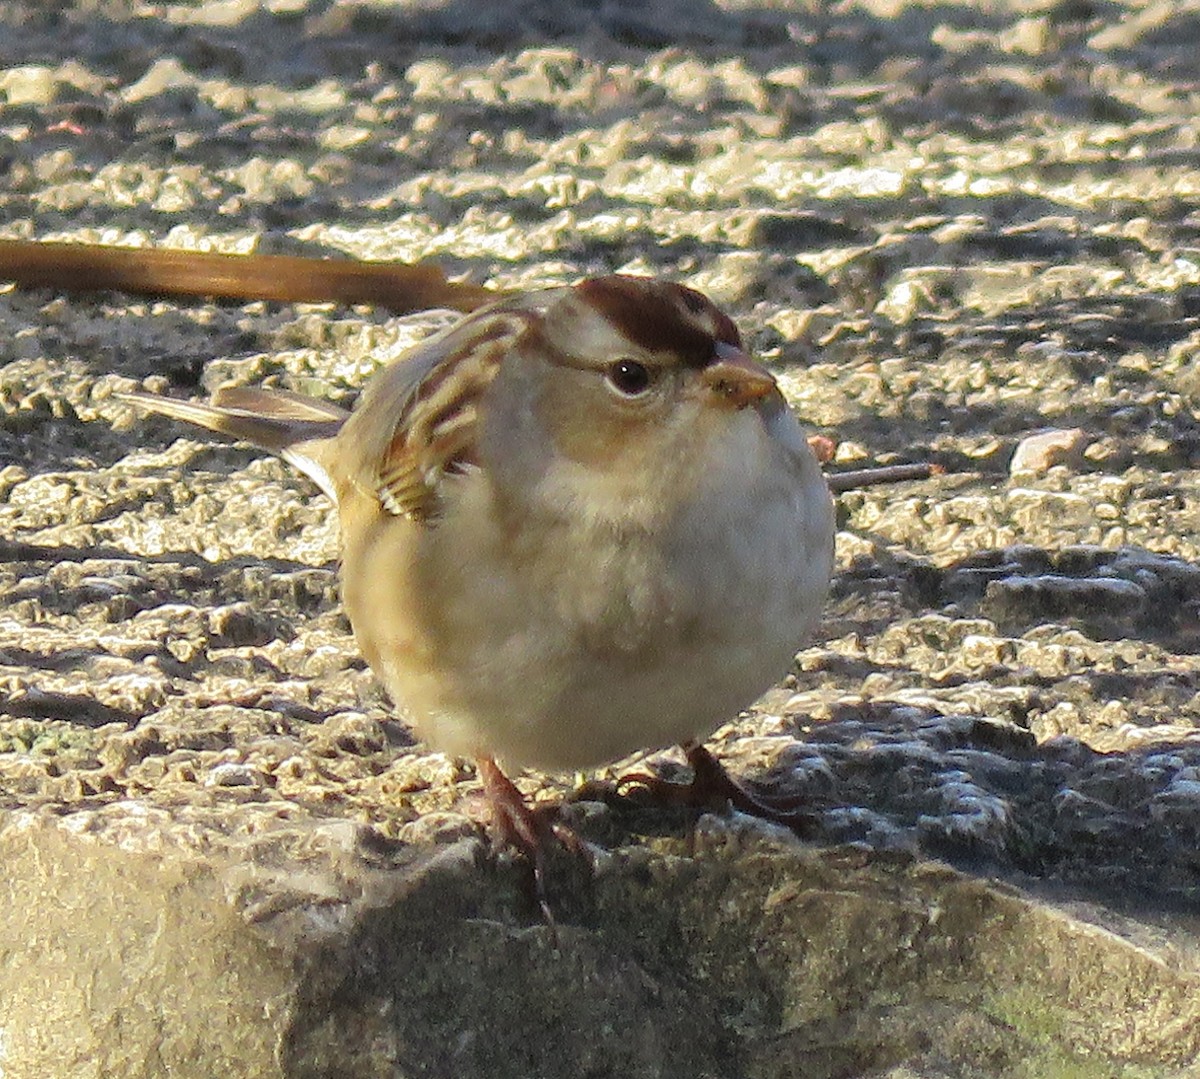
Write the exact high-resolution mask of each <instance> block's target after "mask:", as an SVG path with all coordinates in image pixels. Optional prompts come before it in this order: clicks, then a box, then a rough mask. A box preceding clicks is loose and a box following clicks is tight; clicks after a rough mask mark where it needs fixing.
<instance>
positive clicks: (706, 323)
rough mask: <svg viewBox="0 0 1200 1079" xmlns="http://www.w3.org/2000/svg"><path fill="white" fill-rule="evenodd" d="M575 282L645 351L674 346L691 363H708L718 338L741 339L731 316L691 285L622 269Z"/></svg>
mask: <svg viewBox="0 0 1200 1079" xmlns="http://www.w3.org/2000/svg"><path fill="white" fill-rule="evenodd" d="M578 288H579V291H580V293H581V294H582V295H583V297H584V299H585V300H586V301H587V302H588V303H589V304H590V305H591V306H592V307H593V308H594V309H595V310H596V311H598V312H599V313H600V314H601V315H603V316H604V317H605V318H607V319H609V320H610V321H612V322H613V323H614V324H615V325H616V326H617V327H618V328H619V329H620V331H621V332H622V333H623V334H624V335H625V336H626V337H628V338H629V340H630V341H632V342H633V343H634V344H635V345H638V346H640V347H641V348H644V349H646V350H647V351H649V352H672V353H674V354H676V355H677V356H679V358H680V359H681V360H683V362H684V363H685V364H687V365H688V366H689V367H706V366H707V365H708V364H710V363H712V362H713V346H714V345H715V344H716V342H718V341H722V342H724V343H726V344H730V345H734V346H736V347H738V348H740V347H741V345H742V338H741V335H740V334H739V333H738V330H737V327H736V326H735V325H734V324H733V320H732V319H730V318H729V316H728V315H726V314H724V313H723V312H721V311H719V310H718V309H717V308H716V307H715V306H714V305H713V304H712V302H711V301H709V300H708V298H707V297H705V296H703V295H702V294H701V293H699V292H696V291H695V290H694V289H689V288H684V287H683V286H682V285H676V284H673V283H670V282H661V281H655V280H652V279H651V278H640V277H625V276H622V275H620V274H614V275H612V276H609V277H596V278H592V279H591V280H589V281H584V282H582V283H581V284H580V285H579V286H578ZM688 315H691V316H693V317H688Z"/></svg>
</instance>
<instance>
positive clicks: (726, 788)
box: [617, 742, 817, 836]
mask: <svg viewBox="0 0 1200 1079" xmlns="http://www.w3.org/2000/svg"><path fill="white" fill-rule="evenodd" d="M683 751H684V753H685V754H686V756H687V762H688V764H689V765H690V766H691V768H692V781H691V782H690V783H676V782H673V781H671V780H668V779H663V778H662V777H661V776H657V775H650V774H648V773H643V772H637V773H633V774H631V775H627V776H624V777H622V778H621V780H620V781H619V782H618V785H617V786H618V790H619V791H624V789H625V788H628V787H636V788H640V789H642V790H645V791H647V792H648V793H649V795H650V797H651V799H652V800H654V801H656V802H658V803H659V804H661V805H668V806H684V807H687V808H690V809H709V810H719V809H724V808H725V807H726V806H733V808H734V809H736V810H738V811H739V812H742V813H746V814H748V815H749V816H752V817H758V818H760V819H761V820H767V821H771V822H772V823H773V824H781V825H783V826H784V827H785V828H790V829H791V830H792V831H793V832H795V833H796V834H797V835H799V836H809V835H812V834H813V833H814V832H815V831H816V825H817V817H816V815H815V814H814V813H812V812H811V811H810V810H808V809H807V808H806V807H807V806H808V804H809V803H808V801H807V800H806V799H805V798H802V797H800V796H798V795H792V796H772V795H767V794H758V793H755V792H753V791H751V790H750V789H749V788H747V787H746V786H744V785H743V784H741V783H739V782H738V781H737V780H736V779H734V778H733V776H731V775H730V774H729V773H728V772H727V771H726V770H725V766H724V765H723V764H721V762H720V761H718V760H717V758H716V757H714V756H713V755H712V754H711V753H710V752H709V751H708V750H707V749H705V748H704V747H703V746H702V745H698V744H697V743H695V742H689V743H685V744H684V746H683Z"/></svg>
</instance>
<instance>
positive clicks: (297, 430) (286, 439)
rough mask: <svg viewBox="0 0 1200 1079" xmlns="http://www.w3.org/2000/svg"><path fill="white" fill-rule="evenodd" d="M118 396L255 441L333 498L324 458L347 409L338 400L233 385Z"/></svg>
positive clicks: (135, 403) (238, 438)
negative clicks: (204, 394)
mask: <svg viewBox="0 0 1200 1079" xmlns="http://www.w3.org/2000/svg"><path fill="white" fill-rule="evenodd" d="M115 396H117V397H119V398H120V399H121V400H122V401H129V402H130V403H131V404H134V405H138V406H139V407H141V408H145V409H148V410H149V411H151V412H158V413H161V414H162V415H164V416H170V417H172V418H173V419H177V420H184V421H185V422H187V423H193V424H196V425H197V426H198V427H206V428H207V429H208V430H210V431H215V432H216V433H217V434H220V435H224V436H225V437H227V438H233V439H237V440H238V441H241V442H252V443H254V445H256V446H261V447H262V448H263V449H265V450H268V451H270V452H271V453H274V454H276V455H278V456H279V457H282V458H283V459H284V460H285V461H287V462H288V464H290V465H292V466H293V467H295V468H297V469H299V470H300V471H301V472H303V473H304V474H305V475H306V476H308V477H309V478H310V479H312V480H313V481H314V482H315V483H316V484H317V486H318V487H320V488H321V490H322V491H324V492H325V494H327V495H328V496H329V497H330V498H331V499H333V500H334V501H335V502H336V501H337V493H336V489H335V485H334V483H333V480H332V478H331V476H330V472H329V467H328V463H329V461H330V459H331V458H332V452H331V451H332V447H333V439H334V437H335V436H336V435H337V433H338V431H339V430H340V429H341V426H342V424H343V423H345V422H346V417H347V416H349V413H348V412H347V411H346V410H345V409H342V408H339V407H338V406H337V405H333V404H330V403H328V402H326V401H319V400H317V399H315V398H312V397H305V396H303V395H302V394H297V393H289V392H287V391H286V390H259V389H251V388H247V387H232V388H229V389H224V390H218V391H217V393H215V394H214V395H213V398H212V402H211V403H209V404H205V403H203V402H200V401H181V400H178V399H176V398H173V397H158V396H156V395H155V394H150V393H120V394H116V395H115Z"/></svg>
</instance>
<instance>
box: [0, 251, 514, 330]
mask: <svg viewBox="0 0 1200 1079" xmlns="http://www.w3.org/2000/svg"><path fill="white" fill-rule="evenodd" d="M0 281H15V282H16V283H17V284H18V285H25V286H33V287H44V288H54V289H63V290H65V291H68V292H103V291H109V290H112V291H116V292H132V293H135V294H137V295H141V296H212V297H215V298H217V299H223V300H277V301H280V302H283V303H327V302H333V303H344V304H354V303H364V304H377V305H378V306H380V307H384V308H387V310H389V311H394V312H396V313H397V314H409V313H411V312H413V311H428V310H431V309H432V308H435V307H444V308H449V309H450V310H453V311H474V310H475V308H477V307H482V306H483V305H484V304H487V303H491V302H492V301H494V300H498V299H500V298H501V297H502V296H504V295H505V294H504V293H503V292H500V291H496V290H492V289H485V288H480V287H479V286H478V285H468V284H465V283H462V282H456V281H448V280H447V279H446V274H445V272H444V271H443V270H442V269H441V268H440V267H438V266H433V265H430V264H428V263H418V264H416V265H405V264H401V263H395V262H355V261H353V260H351V259H343V258H329V259H324V258H308V257H304V256H300V255H221V254H214V253H211V252H205V251H170V250H162V249H155V248H148V247H107V246H103V245H100V244H72V243H42V242H39V241H36V240H0Z"/></svg>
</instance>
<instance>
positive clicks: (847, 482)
mask: <svg viewBox="0 0 1200 1079" xmlns="http://www.w3.org/2000/svg"><path fill="white" fill-rule="evenodd" d="M944 471H945V470H944V469H943V468H942V467H941V466H940V465H935V464H932V463H929V462H918V463H916V464H911V465H883V466H881V467H880V468H859V469H855V470H854V471H853V472H834V473H833V474H832V475H827V476H826V477H825V478H826V480H828V481H829V489H830V490H831V491H833V493H834V494H841V493H842V492H843V491H857V490H859V489H860V488H863V487H875V486H877V485H879V484H881V483H903V482H904V481H905V480H927V479H929V477H930V476H939V475H941V474H942V473H943V472H944Z"/></svg>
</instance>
